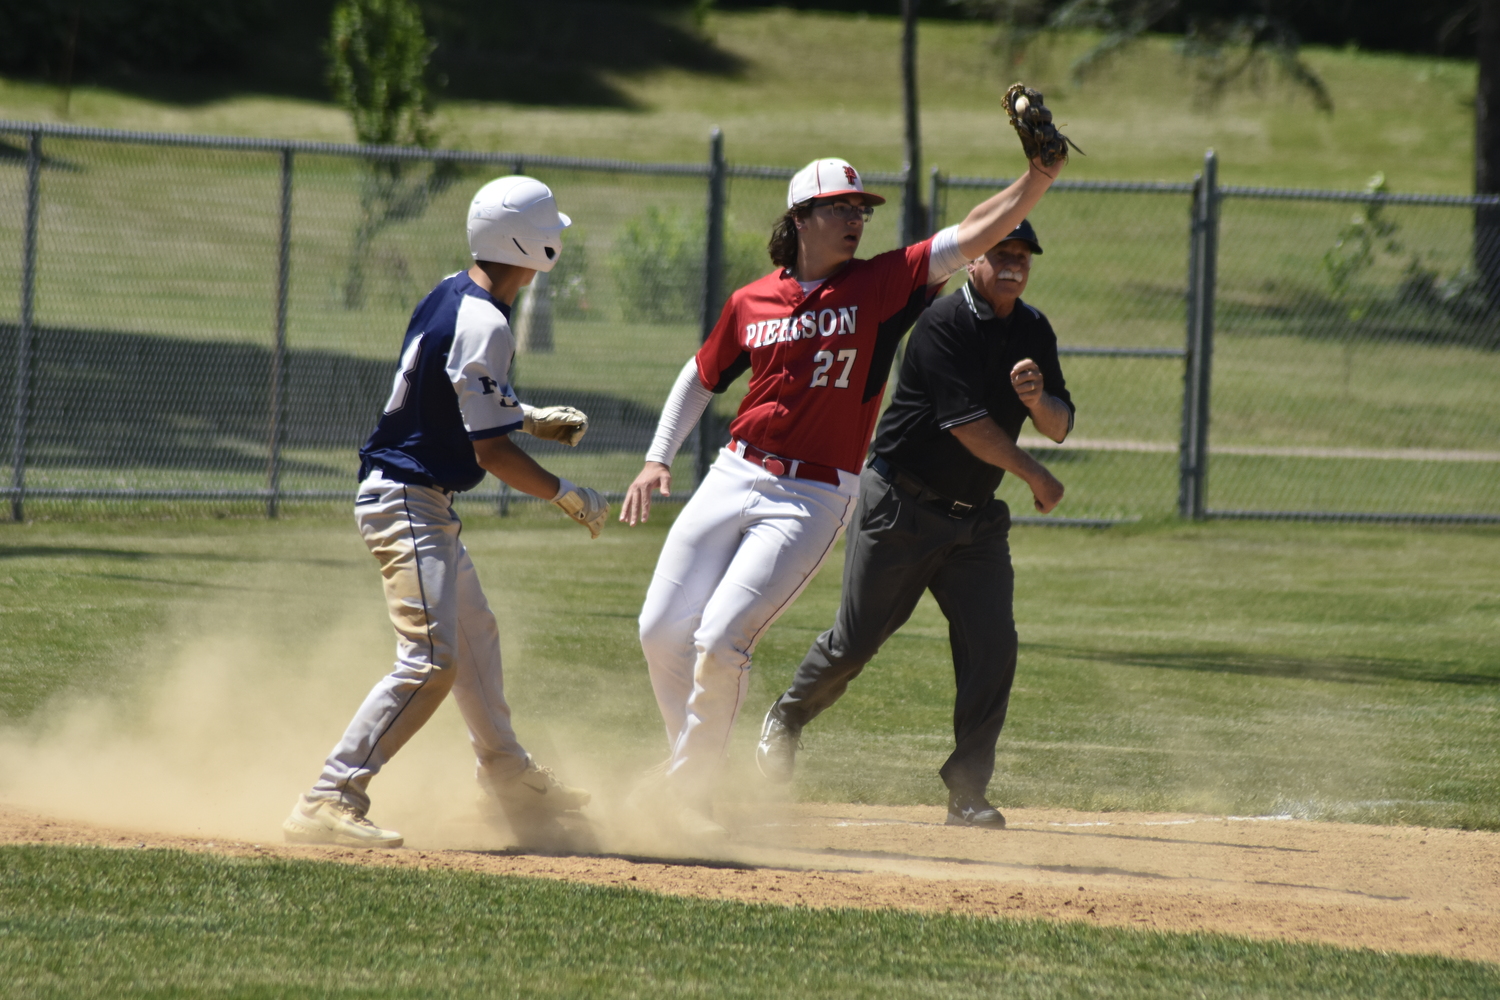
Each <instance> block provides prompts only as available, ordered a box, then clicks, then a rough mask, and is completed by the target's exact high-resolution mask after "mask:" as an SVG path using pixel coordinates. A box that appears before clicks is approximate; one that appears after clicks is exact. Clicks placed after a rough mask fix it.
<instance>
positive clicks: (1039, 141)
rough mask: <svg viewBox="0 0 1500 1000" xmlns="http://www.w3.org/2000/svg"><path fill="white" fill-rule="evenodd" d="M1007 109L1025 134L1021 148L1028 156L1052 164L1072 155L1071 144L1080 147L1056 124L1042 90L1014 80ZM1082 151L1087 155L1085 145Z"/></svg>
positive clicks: (1017, 128) (1013, 123) (1019, 133)
mask: <svg viewBox="0 0 1500 1000" xmlns="http://www.w3.org/2000/svg"><path fill="white" fill-rule="evenodd" d="M1005 113H1006V114H1007V115H1008V116H1010V124H1011V127H1012V128H1014V129H1015V130H1016V134H1017V135H1019V136H1020V137H1021V148H1022V149H1024V150H1025V151H1026V159H1028V160H1041V161H1042V166H1044V167H1050V166H1052V165H1053V164H1054V163H1058V162H1061V161H1063V160H1066V159H1067V158H1068V147H1069V146H1072V147H1073V148H1074V149H1078V144H1077V143H1076V142H1074V141H1073V140H1072V139H1069V138H1068V137H1067V136H1065V135H1063V134H1062V133H1061V132H1059V131H1058V130H1057V126H1056V125H1053V124H1052V112H1051V111H1050V110H1049V109H1048V108H1047V107H1046V106H1045V105H1044V104H1043V103H1042V92H1041V91H1040V90H1032V89H1031V88H1030V87H1028V86H1026V84H1024V83H1013V84H1011V86H1010V89H1009V90H1007V91H1006V92H1005ZM1078 152H1079V153H1080V154H1083V155H1087V154H1084V153H1083V150H1081V149H1078Z"/></svg>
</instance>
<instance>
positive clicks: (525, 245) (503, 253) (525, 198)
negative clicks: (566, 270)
mask: <svg viewBox="0 0 1500 1000" xmlns="http://www.w3.org/2000/svg"><path fill="white" fill-rule="evenodd" d="M572 224H573V220H572V219H570V218H568V217H567V216H566V215H563V214H562V213H561V212H559V211H558V210H557V199H556V198H554V197H552V189H551V188H549V187H548V186H547V185H545V184H543V183H542V182H541V181H539V180H537V179H536V178H534V177H519V176H513V177H499V178H496V179H495V180H492V181H490V182H489V183H488V184H486V185H485V186H484V187H482V188H480V189H479V193H478V194H476V195H475V196H474V200H473V201H471V202H470V203H469V254H470V256H472V257H473V258H474V259H475V260H488V261H493V262H494V263H496V264H514V265H516V266H517V267H529V268H531V269H532V270H533V271H550V270H552V268H553V266H554V265H555V264H556V263H557V255H558V254H560V253H562V231H563V230H564V229H566V228H568V227H569V226H571V225H572Z"/></svg>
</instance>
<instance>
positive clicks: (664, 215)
mask: <svg viewBox="0 0 1500 1000" xmlns="http://www.w3.org/2000/svg"><path fill="white" fill-rule="evenodd" d="M704 221H705V220H704V218H703V216H702V215H701V214H699V213H686V212H682V211H681V210H679V209H675V208H670V209H667V210H665V211H663V210H661V209H658V208H657V207H656V206H654V205H653V206H651V207H650V208H648V209H646V211H645V213H644V214H643V215H641V216H639V217H637V218H635V219H632V220H630V221H629V222H627V223H626V224H625V226H624V228H623V230H622V232H621V235H620V237H619V239H618V240H617V241H616V242H615V250H614V261H613V271H614V279H615V285H616V289H617V291H618V294H619V299H620V306H621V309H623V310H624V311H625V314H626V316H627V318H630V319H640V320H646V321H648V322H656V323H689V322H695V321H697V320H698V319H699V317H700V316H701V315H702V311H703V263H704V261H703V255H704V231H705V226H704ZM770 267H771V264H770V261H769V259H768V258H767V256H766V249H765V237H763V236H760V235H757V234H754V233H746V232H734V231H730V232H729V233H728V234H727V235H726V237H725V240H724V291H725V292H726V293H728V292H730V291H733V290H734V289H736V288H738V287H740V286H741V285H744V284H748V283H749V282H751V281H754V280H755V279H756V278H758V277H760V276H761V275H763V274H765V273H766V272H767V271H768V270H770Z"/></svg>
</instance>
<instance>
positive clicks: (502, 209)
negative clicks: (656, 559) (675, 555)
mask: <svg viewBox="0 0 1500 1000" xmlns="http://www.w3.org/2000/svg"><path fill="white" fill-rule="evenodd" d="M570 224H571V222H570V220H569V219H568V217H567V216H566V215H563V214H562V213H560V212H559V211H558V210H557V202H556V201H555V200H554V199H553V196H552V192H551V191H550V190H549V189H548V188H547V186H546V185H545V184H542V183H541V182H540V181H537V180H533V179H532V178H529V177H502V178H500V179H498V180H495V181H491V182H490V183H489V184H486V185H485V186H484V187H483V188H481V189H480V190H479V193H478V194H477V195H475V196H474V200H473V202H472V203H471V204H470V206H469V221H468V236H469V250H470V253H471V255H472V256H473V258H474V266H473V267H471V268H469V270H467V271H460V272H459V273H457V274H453V275H450V276H449V277H447V278H444V279H443V280H442V281H441V282H439V283H438V285H437V287H436V288H434V289H433V290H432V291H431V292H430V293H428V295H427V297H426V298H424V299H423V300H422V302H421V303H420V304H419V305H418V306H417V308H416V311H415V312H413V313H412V317H411V323H410V324H409V325H408V327H407V330H406V338H405V341H404V342H403V344H402V347H401V361H400V365H399V367H398V369H397V372H396V377H395V381H394V383H393V385H392V388H391V395H390V398H389V400H388V401H387V402H386V405H385V412H384V413H383V414H381V417H380V420H379V422H378V423H377V424H376V426H375V431H374V433H372V434H371V435H370V438H369V440H368V441H366V442H365V445H364V447H363V448H361V449H360V452H359V454H360V460H361V464H360V480H361V481H360V484H359V491H358V493H357V496H356V499H355V502H354V518H355V522H356V524H357V525H358V526H359V532H360V534H361V535H362V536H363V537H364V540H365V544H366V545H367V546H369V549H370V551H371V552H372V553H373V554H374V556H375V559H376V561H377V562H379V564H380V573H381V576H382V577H383V578H384V585H385V597H386V603H387V606H388V608H389V611H390V615H391V621H392V623H394V625H395V626H396V664H395V669H394V670H392V672H391V673H390V674H389V675H388V676H387V677H385V678H384V679H382V680H381V681H380V682H379V683H377V684H376V685H375V687H374V688H373V689H372V690H371V691H370V693H369V695H368V696H367V697H366V698H365V701H364V704H362V705H361V706H360V707H359V710H358V711H357V712H356V713H355V715H354V719H353V721H352V722H350V723H349V727H348V729H347V730H346V731H345V732H344V737H343V739H341V740H340V741H339V743H338V745H337V746H336V747H334V748H333V752H332V753H330V754H329V756H328V760H327V762H326V763H325V764H324V765H323V773H322V775H320V776H319V778H318V780H317V783H316V784H314V785H313V787H312V790H311V791H309V792H307V793H305V794H304V795H302V796H301V798H300V799H299V800H298V802H297V805H296V807H295V808H294V809H293V810H292V814H291V815H290V816H289V817H287V819H286V821H285V822H284V823H283V824H282V829H283V831H284V832H285V835H286V838H287V839H288V840H290V841H293V842H296V843H334V844H347V845H351V846H359V847H399V846H400V845H401V843H402V837H401V835H400V834H399V833H396V832H395V831H394V830H385V829H381V828H380V827H378V826H376V825H375V824H374V823H372V822H371V821H370V820H369V819H368V818H367V816H366V813H367V811H368V810H369V806H370V797H369V794H368V791H367V789H368V786H369V784H370V779H371V778H373V777H374V776H375V775H376V774H377V773H379V771H380V769H381V767H382V766H383V765H384V764H385V763H386V762H387V761H389V760H390V759H391V757H392V756H393V755H394V754H395V753H396V751H398V750H400V749H401V747H402V746H403V745H405V743H406V741H407V740H408V739H410V738H411V737H412V735H413V734H415V733H416V731H417V730H418V729H420V728H421V727H422V725H423V723H425V722H426V721H427V720H428V719H429V718H431V717H432V713H433V712H435V711H436V710H437V707H438V705H439V704H441V703H442V701H443V699H444V698H445V697H447V695H448V692H449V691H450V690H451V691H452V692H453V695H454V699H455V700H456V701H457V702H458V708H459V711H460V712H461V713H462V714H463V718H464V722H465V723H467V725H468V729H469V738H470V741H471V742H472V745H473V748H474V754H475V757H476V758H477V761H478V770H477V774H478V779H479V784H480V787H481V789H482V791H483V793H484V795H485V797H486V802H487V803H489V804H493V806H494V807H495V808H496V809H498V810H500V811H502V812H503V814H504V816H505V817H506V818H507V819H508V820H509V822H510V824H511V827H512V829H513V830H514V832H515V833H516V834H518V835H519V836H521V837H522V838H523V839H529V838H533V837H539V836H545V835H546V834H547V833H548V832H549V831H551V830H552V829H553V825H554V824H555V823H556V820H557V817H559V816H560V815H562V814H564V813H568V812H572V811H576V810H578V809H579V808H581V807H582V806H583V805H584V804H585V803H587V802H588V799H589V793H588V792H585V791H583V790H582V789H578V788H571V787H569V786H567V785H565V784H563V783H562V782H560V781H558V780H557V778H556V777H554V776H553V774H552V772H551V771H550V770H549V769H547V768H544V767H540V766H539V765H538V764H537V763H536V762H535V761H534V760H533V759H532V758H531V756H530V755H529V754H528V753H527V752H526V750H525V749H524V748H523V747H522V746H521V744H520V743H519V742H518V741H517V739H516V734H515V732H514V731H513V730H512V729H511V724H510V708H509V706H508V705H507V704H506V702H505V688H504V678H503V675H502V672H501V666H500V633H499V630H498V629H497V628H496V625H495V616H494V614H493V613H491V611H490V608H489V604H488V602H487V601H486V600H485V596H484V591H483V590H482V589H481V588H480V586H479V577H478V576H477V575H476V574H475V571H474V563H473V561H472V560H471V559H470V558H469V554H468V551H467V550H466V549H465V548H464V544H463V542H462V541H460V540H459V531H460V528H461V527H462V525H461V524H460V522H459V519H458V515H457V514H456V513H454V510H453V497H454V494H456V493H462V492H464V491H465V490H471V489H473V488H474V487H475V486H478V485H479V483H480V481H481V480H483V478H484V474H485V473H486V472H489V473H491V474H493V475H495V476H496V477H498V478H499V479H501V480H502V481H504V482H506V483H508V484H509V485H510V486H512V487H514V488H515V489H518V490H521V491H523V492H526V493H529V494H531V495H532V496H536V497H541V498H543V499H546V500H550V501H552V502H553V503H554V504H556V505H557V506H558V507H559V508H560V509H561V510H562V511H563V512H564V513H565V514H567V515H568V516H569V517H571V518H572V519H573V520H575V521H577V522H579V523H580V524H582V525H584V526H585V527H587V528H588V530H589V532H590V534H591V535H592V536H593V537H595V538H597V537H598V536H599V531H600V529H601V528H602V527H603V524H604V519H605V516H606V514H607V513H608V510H609V508H608V506H607V505H606V504H605V502H604V500H603V498H602V497H601V496H600V495H599V494H598V493H596V492H594V491H593V490H591V489H587V488H585V487H581V486H575V485H574V484H573V483H570V482H568V481H567V480H566V479H559V478H558V477H557V476H554V475H553V474H552V473H550V472H548V471H547V470H546V469H544V468H542V467H541V466H540V465H538V464H537V463H536V462H535V461H534V460H533V459H532V458H531V457H530V456H529V455H527V454H526V452H524V451H522V450H521V449H520V448H519V447H518V446H517V445H516V444H515V442H513V441H511V440H510V437H509V435H510V434H512V433H513V432H515V431H525V432H527V433H530V434H533V435H535V436H537V437H543V438H548V439H551V440H557V441H562V442H564V443H566V444H569V445H573V444H577V443H578V440H579V438H581V437H582V436H583V433H584V431H585V430H586V429H587V427H588V419H587V417H585V416H584V414H583V413H581V412H580V411H578V410H575V409H572V408H571V407H547V408H543V409H533V408H531V407H528V406H526V404H524V403H521V402H520V401H518V400H517V399H516V396H515V393H514V392H513V391H512V389H511V386H510V368H511V360H512V358H513V356H514V354H515V349H516V348H515V339H514V338H513V336H512V334H511V329H510V308H511V303H512V302H513V301H514V300H515V297H516V294H517V293H518V292H519V291H520V290H521V288H523V287H525V286H526V285H528V284H530V283H531V280H532V279H533V278H535V277H536V274H537V272H538V271H550V270H551V269H552V267H553V266H554V265H555V264H556V263H557V258H558V254H559V253H560V252H561V250H562V231H563V229H565V228H567V226H569V225H570Z"/></svg>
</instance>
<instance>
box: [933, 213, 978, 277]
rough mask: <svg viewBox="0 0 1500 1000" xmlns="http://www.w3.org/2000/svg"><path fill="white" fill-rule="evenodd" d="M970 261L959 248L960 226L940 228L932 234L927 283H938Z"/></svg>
mask: <svg viewBox="0 0 1500 1000" xmlns="http://www.w3.org/2000/svg"><path fill="white" fill-rule="evenodd" d="M968 262H969V259H968V258H967V257H965V256H964V252H963V251H962V250H960V249H959V248H958V226H949V227H948V228H947V229H939V230H938V231H937V232H936V233H933V234H932V249H931V250H929V251H928V253H927V283H928V284H929V285H936V284H938V283H939V282H943V281H947V280H948V278H949V277H950V276H951V275H952V274H953V272H954V271H957V270H958V269H959V268H961V267H963V266H964V265H965V264H967V263H968Z"/></svg>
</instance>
